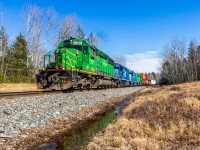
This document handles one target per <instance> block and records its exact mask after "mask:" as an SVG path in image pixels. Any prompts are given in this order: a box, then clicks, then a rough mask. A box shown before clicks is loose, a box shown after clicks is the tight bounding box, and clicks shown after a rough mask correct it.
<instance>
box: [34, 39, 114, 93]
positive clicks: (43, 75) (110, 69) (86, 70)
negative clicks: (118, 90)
mask: <svg viewBox="0 0 200 150" xmlns="http://www.w3.org/2000/svg"><path fill="white" fill-rule="evenodd" d="M36 78H37V88H39V89H53V90H61V89H69V88H73V87H76V88H80V89H82V88H91V87H97V88H98V87H115V86H116V85H117V79H116V78H115V76H114V61H113V60H112V59H111V58H110V57H109V56H108V55H106V54H105V53H104V52H102V51H101V50H99V49H97V48H95V47H93V46H91V45H90V44H88V43H87V42H86V41H84V40H82V39H74V38H71V39H69V40H65V41H62V42H61V43H60V44H59V45H58V47H57V49H56V50H55V51H54V52H48V53H47V54H46V55H44V68H41V69H40V70H39V74H37V75H36Z"/></svg>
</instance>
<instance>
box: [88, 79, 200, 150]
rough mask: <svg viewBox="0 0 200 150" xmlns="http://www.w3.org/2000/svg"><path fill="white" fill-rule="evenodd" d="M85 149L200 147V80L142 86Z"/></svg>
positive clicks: (151, 149) (153, 149) (125, 149)
mask: <svg viewBox="0 0 200 150" xmlns="http://www.w3.org/2000/svg"><path fill="white" fill-rule="evenodd" d="M86 149H91V150H93V149H116V150H117V149H120V150H121V149H124V150H129V149H148V150H157V149H200V82H193V83H186V84H180V85H173V86H165V87H158V88H146V89H143V90H141V91H140V92H139V93H138V95H137V96H136V97H135V101H134V102H131V104H130V105H129V106H128V107H127V108H126V109H125V110H124V111H123V113H122V115H121V116H120V117H119V118H118V119H116V120H115V121H114V122H113V123H112V124H110V125H108V126H107V128H106V129H105V130H104V131H102V132H101V133H99V134H98V135H96V136H95V137H94V138H93V139H92V140H91V141H90V142H89V143H88V145H87V148H86Z"/></svg>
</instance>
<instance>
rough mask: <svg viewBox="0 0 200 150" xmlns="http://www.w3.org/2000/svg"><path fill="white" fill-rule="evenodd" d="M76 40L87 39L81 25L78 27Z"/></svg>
mask: <svg viewBox="0 0 200 150" xmlns="http://www.w3.org/2000/svg"><path fill="white" fill-rule="evenodd" d="M76 38H79V39H85V34H84V32H83V29H82V28H81V26H80V25H78V26H77V29H76Z"/></svg>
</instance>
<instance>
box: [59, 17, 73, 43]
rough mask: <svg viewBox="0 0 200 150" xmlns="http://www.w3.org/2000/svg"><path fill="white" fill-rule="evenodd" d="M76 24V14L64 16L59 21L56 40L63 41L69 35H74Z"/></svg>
mask: <svg viewBox="0 0 200 150" xmlns="http://www.w3.org/2000/svg"><path fill="white" fill-rule="evenodd" d="M76 26H77V16H76V15H69V16H66V17H65V18H64V19H63V20H62V21H61V22H60V28H59V32H58V34H59V35H58V40H59V41H63V40H67V39H69V38H70V37H75V31H76Z"/></svg>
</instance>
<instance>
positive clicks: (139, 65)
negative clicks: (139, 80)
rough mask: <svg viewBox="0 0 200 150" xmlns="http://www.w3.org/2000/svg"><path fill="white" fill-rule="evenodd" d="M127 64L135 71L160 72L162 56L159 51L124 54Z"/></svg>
mask: <svg viewBox="0 0 200 150" xmlns="http://www.w3.org/2000/svg"><path fill="white" fill-rule="evenodd" d="M124 57H125V60H126V66H127V67H128V68H129V69H131V70H134V71H135V72H152V71H154V72H158V71H159V70H158V68H159V66H160V62H161V58H159V57H158V52H157V51H146V52H145V53H136V54H129V55H124Z"/></svg>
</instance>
